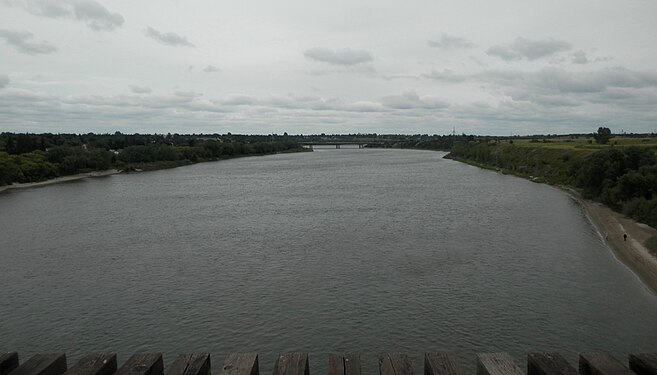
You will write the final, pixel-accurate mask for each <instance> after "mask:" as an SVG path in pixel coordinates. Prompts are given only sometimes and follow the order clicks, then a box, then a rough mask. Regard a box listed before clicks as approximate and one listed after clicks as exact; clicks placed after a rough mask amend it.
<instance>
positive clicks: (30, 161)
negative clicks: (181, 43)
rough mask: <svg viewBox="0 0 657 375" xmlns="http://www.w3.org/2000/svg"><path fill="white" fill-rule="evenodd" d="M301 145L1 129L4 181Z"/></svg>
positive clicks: (281, 140)
mask: <svg viewBox="0 0 657 375" xmlns="http://www.w3.org/2000/svg"><path fill="white" fill-rule="evenodd" d="M302 150H303V148H302V146H301V145H300V144H299V143H298V142H296V141H295V140H292V139H288V138H287V137H285V136H245V135H232V134H226V135H179V134H173V135H172V134H167V135H157V134H155V135H142V134H132V135H129V134H121V133H119V132H117V133H114V134H91V133H90V134H80V135H78V134H14V133H1V134H0V185H8V184H12V183H14V182H18V183H24V182H37V181H43V180H47V179H51V178H55V177H59V176H66V175H71V174H77V173H86V172H91V171H101V170H107V169H112V168H116V169H119V170H127V171H129V170H135V169H158V168H165V167H174V166H178V165H184V164H190V163H196V162H199V161H209V160H219V159H225V158H232V157H239V156H248V155H265V154H272V153H279V152H294V151H302Z"/></svg>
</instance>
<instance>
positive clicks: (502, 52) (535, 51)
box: [486, 38, 572, 61]
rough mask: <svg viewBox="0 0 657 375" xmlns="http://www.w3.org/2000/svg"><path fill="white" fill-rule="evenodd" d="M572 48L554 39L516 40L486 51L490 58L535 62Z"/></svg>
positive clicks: (568, 44)
mask: <svg viewBox="0 0 657 375" xmlns="http://www.w3.org/2000/svg"><path fill="white" fill-rule="evenodd" d="M571 48H572V46H571V45H570V43H567V42H563V41H560V40H555V39H552V38H550V39H545V40H529V39H525V38H518V39H516V40H515V41H514V42H513V43H511V44H507V45H503V46H493V47H490V48H489V49H488V50H486V53H487V54H488V55H490V56H497V57H499V58H501V59H502V60H506V61H511V60H522V59H527V60H529V61H533V60H537V59H540V58H543V57H548V56H552V55H555V54H557V53H559V52H563V51H568V50H570V49H571Z"/></svg>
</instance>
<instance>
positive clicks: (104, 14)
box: [73, 0, 125, 31]
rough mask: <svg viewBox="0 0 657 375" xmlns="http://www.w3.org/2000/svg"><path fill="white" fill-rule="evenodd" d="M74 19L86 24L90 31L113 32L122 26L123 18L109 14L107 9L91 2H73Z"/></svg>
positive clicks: (89, 0)
mask: <svg viewBox="0 0 657 375" xmlns="http://www.w3.org/2000/svg"><path fill="white" fill-rule="evenodd" d="M73 10H74V14H75V18H77V19H78V20H80V21H84V22H86V24H87V26H89V27H90V28H91V29H92V30H96V31H100V30H114V29H116V28H117V27H120V26H121V25H123V22H124V21H125V20H124V18H123V16H122V15H120V14H118V13H111V12H110V11H109V10H107V8H105V7H103V6H102V5H100V4H99V3H97V2H95V1H91V0H74V1H73Z"/></svg>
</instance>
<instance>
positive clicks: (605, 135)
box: [593, 126, 611, 145]
mask: <svg viewBox="0 0 657 375" xmlns="http://www.w3.org/2000/svg"><path fill="white" fill-rule="evenodd" d="M593 138H595V143H597V144H600V145H605V144H607V142H609V139H611V129H609V128H605V127H602V126H601V127H599V128H598V132H597V133H594V134H593Z"/></svg>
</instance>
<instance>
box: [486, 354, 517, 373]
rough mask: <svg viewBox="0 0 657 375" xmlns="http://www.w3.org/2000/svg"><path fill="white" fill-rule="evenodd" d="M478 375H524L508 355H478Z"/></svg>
mask: <svg viewBox="0 0 657 375" xmlns="http://www.w3.org/2000/svg"><path fill="white" fill-rule="evenodd" d="M477 375H524V372H522V370H521V369H520V367H518V366H516V364H515V362H513V358H511V356H510V355H508V354H507V353H480V354H477Z"/></svg>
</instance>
